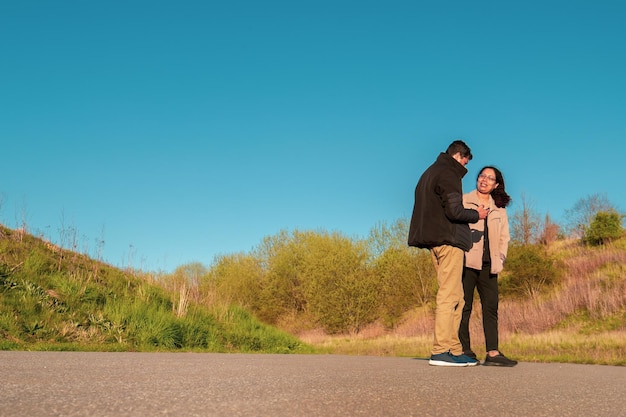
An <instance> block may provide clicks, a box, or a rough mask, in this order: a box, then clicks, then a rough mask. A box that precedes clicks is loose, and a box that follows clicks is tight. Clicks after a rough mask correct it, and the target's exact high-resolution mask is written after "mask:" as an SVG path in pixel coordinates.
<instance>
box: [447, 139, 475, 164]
mask: <svg viewBox="0 0 626 417" xmlns="http://www.w3.org/2000/svg"><path fill="white" fill-rule="evenodd" d="M457 152H458V153H460V154H461V157H463V158H467V159H468V160H471V159H472V150H471V149H470V148H469V146H467V145H466V144H465V142H463V141H462V140H455V141H454V142H452V143H451V144H450V146H448V150H447V151H446V153H447V154H448V155H450V156H454V155H455V154H456V153H457Z"/></svg>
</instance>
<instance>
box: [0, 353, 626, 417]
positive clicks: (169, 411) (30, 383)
mask: <svg viewBox="0 0 626 417" xmlns="http://www.w3.org/2000/svg"><path fill="white" fill-rule="evenodd" d="M0 376H1V380H2V389H1V391H0V416H3V417H5V416H6V417H9V416H38V417H42V416H174V415H175V416H272V417H281V416H289V417H292V416H320V417H321V416H323V417H329V416H380V417H391V416H463V417H479V416H480V417H488V416H534V417H539V416H550V417H554V416H559V417H566V416H610V417H619V416H626V368H625V367H613V366H600V365H573V364H538V363H525V362H522V363H520V364H519V365H517V366H516V367H515V368H497V367H487V366H478V367H470V368H441V367H434V366H429V365H428V361H427V360H425V359H419V358H388V357H366V356H342V355H266V354H213V353H101V352H13V351H0Z"/></svg>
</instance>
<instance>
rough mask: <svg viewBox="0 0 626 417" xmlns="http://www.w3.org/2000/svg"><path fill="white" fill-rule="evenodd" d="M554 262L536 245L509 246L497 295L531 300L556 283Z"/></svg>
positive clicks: (557, 275)
mask: <svg viewBox="0 0 626 417" xmlns="http://www.w3.org/2000/svg"><path fill="white" fill-rule="evenodd" d="M560 278H561V273H560V267H559V265H558V264H557V261H556V260H555V259H553V258H552V257H551V256H550V255H549V254H548V252H547V249H546V247H545V246H543V245H540V244H529V245H523V244H513V245H511V246H510V247H509V252H508V257H507V259H506V262H505V265H504V271H503V272H502V273H501V275H500V278H499V279H500V286H499V288H500V293H501V294H502V295H504V296H506V295H509V296H516V297H523V296H528V297H535V296H537V295H538V294H540V293H541V292H543V291H545V290H546V289H548V288H551V287H553V286H554V285H556V284H557V283H559V282H560Z"/></svg>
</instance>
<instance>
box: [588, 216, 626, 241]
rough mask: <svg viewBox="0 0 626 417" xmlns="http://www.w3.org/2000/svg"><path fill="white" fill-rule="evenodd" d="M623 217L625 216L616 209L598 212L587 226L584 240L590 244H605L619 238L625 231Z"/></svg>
mask: <svg viewBox="0 0 626 417" xmlns="http://www.w3.org/2000/svg"><path fill="white" fill-rule="evenodd" d="M623 218H624V216H623V215H622V214H619V213H618V212H616V211H601V212H598V213H597V214H596V215H595V217H594V218H593V220H592V221H591V224H590V225H589V227H587V228H585V232H584V236H583V241H584V242H585V243H586V244H588V245H603V244H605V243H608V242H610V241H612V240H616V239H619V238H620V237H621V236H622V234H623V233H624V230H623V228H622V219H623Z"/></svg>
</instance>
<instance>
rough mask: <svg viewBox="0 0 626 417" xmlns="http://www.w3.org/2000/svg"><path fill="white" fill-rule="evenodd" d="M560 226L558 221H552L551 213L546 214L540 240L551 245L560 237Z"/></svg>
mask: <svg viewBox="0 0 626 417" xmlns="http://www.w3.org/2000/svg"><path fill="white" fill-rule="evenodd" d="M560 229H561V228H560V227H559V225H558V224H556V223H552V219H551V218H550V215H549V214H546V218H545V220H544V221H543V226H542V231H541V236H540V237H539V241H540V242H541V243H542V244H544V245H549V244H550V243H552V242H554V241H555V240H556V239H557V238H558V237H559V232H560Z"/></svg>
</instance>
